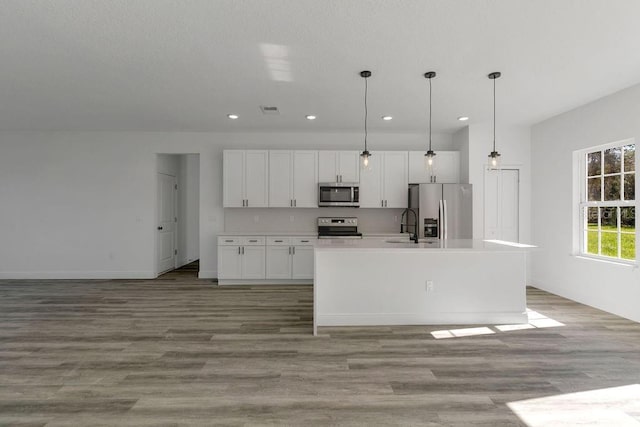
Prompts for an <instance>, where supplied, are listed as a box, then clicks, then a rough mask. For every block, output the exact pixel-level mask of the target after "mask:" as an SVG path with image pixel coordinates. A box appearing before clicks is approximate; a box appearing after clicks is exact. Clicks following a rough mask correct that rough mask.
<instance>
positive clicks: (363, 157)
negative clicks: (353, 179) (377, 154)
mask: <svg viewBox="0 0 640 427" xmlns="http://www.w3.org/2000/svg"><path fill="white" fill-rule="evenodd" d="M360 77H362V78H364V151H363V152H362V153H360V168H361V169H362V170H364V171H368V170H370V168H371V166H370V164H369V157H371V153H369V150H367V116H368V113H369V112H368V110H367V92H368V89H369V87H368V85H367V79H368V78H369V77H371V71H366V70H365V71H361V72H360Z"/></svg>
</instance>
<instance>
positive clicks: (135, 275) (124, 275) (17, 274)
mask: <svg viewBox="0 0 640 427" xmlns="http://www.w3.org/2000/svg"><path fill="white" fill-rule="evenodd" d="M156 277H157V276H156V273H155V272H153V271H0V280H7V279H13V280H62V279H68V280H81V279H89V280H90V279H155V278H156Z"/></svg>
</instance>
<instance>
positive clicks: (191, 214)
mask: <svg viewBox="0 0 640 427" xmlns="http://www.w3.org/2000/svg"><path fill="white" fill-rule="evenodd" d="M156 181H157V185H156V189H157V195H156V224H155V233H156V234H155V242H156V244H155V258H156V262H155V264H156V275H160V274H163V273H166V272H168V271H172V270H174V269H176V268H180V267H182V266H184V265H187V264H193V265H195V266H198V267H199V263H195V264H194V262H195V261H198V260H199V259H200V155H199V154H157V171H156Z"/></svg>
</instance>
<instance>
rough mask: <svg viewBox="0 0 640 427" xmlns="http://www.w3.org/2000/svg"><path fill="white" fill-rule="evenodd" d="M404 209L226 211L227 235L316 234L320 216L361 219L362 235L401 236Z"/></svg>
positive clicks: (225, 224)
mask: <svg viewBox="0 0 640 427" xmlns="http://www.w3.org/2000/svg"><path fill="white" fill-rule="evenodd" d="M402 211H403V209H366V208H308V209H307V208H298V209H295V208H293V209H292V208H250V209H247V208H226V209H225V210H224V230H225V232H231V231H242V232H254V231H255V232H256V233H259V232H279V231H282V232H296V233H298V232H302V233H306V232H309V233H310V234H316V232H317V222H316V220H317V218H318V217H319V216H355V217H358V230H359V231H360V232H362V233H365V234H366V233H399V232H400V216H401V215H402Z"/></svg>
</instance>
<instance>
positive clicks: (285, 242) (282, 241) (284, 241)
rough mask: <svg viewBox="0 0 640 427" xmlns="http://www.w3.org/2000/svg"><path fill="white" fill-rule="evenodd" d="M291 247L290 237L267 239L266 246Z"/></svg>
mask: <svg viewBox="0 0 640 427" xmlns="http://www.w3.org/2000/svg"><path fill="white" fill-rule="evenodd" d="M289 245H291V238H290V237H267V246H289Z"/></svg>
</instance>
